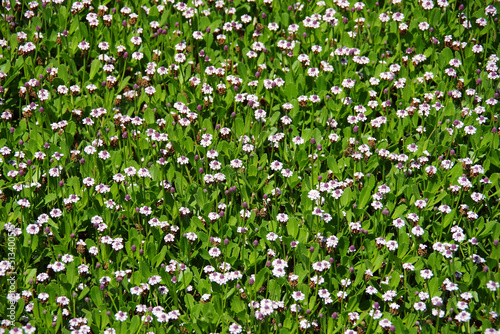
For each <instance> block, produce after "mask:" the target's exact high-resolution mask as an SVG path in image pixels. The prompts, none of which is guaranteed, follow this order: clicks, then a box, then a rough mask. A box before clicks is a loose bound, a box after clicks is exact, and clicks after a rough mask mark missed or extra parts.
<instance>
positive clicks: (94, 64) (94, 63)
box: [89, 59, 101, 80]
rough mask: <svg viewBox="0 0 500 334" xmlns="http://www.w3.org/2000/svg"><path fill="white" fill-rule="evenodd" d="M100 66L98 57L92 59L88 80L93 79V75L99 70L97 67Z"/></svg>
mask: <svg viewBox="0 0 500 334" xmlns="http://www.w3.org/2000/svg"><path fill="white" fill-rule="evenodd" d="M100 67H101V61H100V60H99V59H94V60H93V61H92V65H90V78H89V80H92V79H94V77H95V75H96V74H97V72H98V71H99V68H100Z"/></svg>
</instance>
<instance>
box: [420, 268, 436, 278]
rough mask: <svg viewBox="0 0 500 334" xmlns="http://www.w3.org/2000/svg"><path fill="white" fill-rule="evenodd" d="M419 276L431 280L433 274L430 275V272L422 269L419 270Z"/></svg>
mask: <svg viewBox="0 0 500 334" xmlns="http://www.w3.org/2000/svg"><path fill="white" fill-rule="evenodd" d="M420 276H421V277H422V278H423V279H431V278H432V277H433V276H434V274H433V273H432V271H431V270H429V269H424V270H421V271H420Z"/></svg>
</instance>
